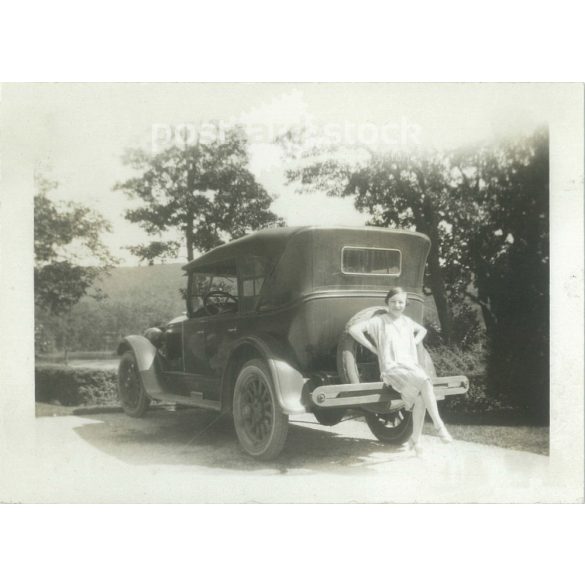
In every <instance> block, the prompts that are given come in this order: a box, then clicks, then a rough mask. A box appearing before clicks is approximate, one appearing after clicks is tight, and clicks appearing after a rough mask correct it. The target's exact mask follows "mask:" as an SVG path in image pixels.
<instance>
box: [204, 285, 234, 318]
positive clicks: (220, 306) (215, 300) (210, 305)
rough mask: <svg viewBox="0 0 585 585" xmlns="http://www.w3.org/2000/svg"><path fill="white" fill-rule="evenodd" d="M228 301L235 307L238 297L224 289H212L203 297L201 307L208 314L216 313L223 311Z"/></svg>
mask: <svg viewBox="0 0 585 585" xmlns="http://www.w3.org/2000/svg"><path fill="white" fill-rule="evenodd" d="M230 301H232V302H233V303H234V305H235V306H236V307H237V305H238V299H237V298H236V297H234V295H231V294H230V293H229V292H226V291H224V290H212V291H209V292H208V293H207V294H206V295H205V297H204V298H203V308H204V309H205V312H206V313H207V314H208V315H211V316H213V315H218V314H219V313H222V312H223V311H224V309H225V308H226V306H227V303H228V302H230Z"/></svg>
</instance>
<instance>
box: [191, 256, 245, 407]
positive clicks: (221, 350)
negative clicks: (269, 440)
mask: <svg viewBox="0 0 585 585" xmlns="http://www.w3.org/2000/svg"><path fill="white" fill-rule="evenodd" d="M217 291H220V292H224V293H228V294H230V295H231V296H233V297H234V298H235V299H236V301H237V298H238V296H237V295H238V285H237V278H236V275H235V266H234V268H233V271H231V270H226V266H225V265H222V267H218V269H217V270H216V271H213V267H212V268H210V269H208V272H207V273H205V274H194V275H193V276H192V277H191V280H190V287H189V294H190V295H191V296H190V306H191V311H190V313H191V314H190V318H189V319H188V320H187V321H185V322H184V324H183V343H184V351H183V356H184V362H185V373H186V374H187V375H189V376H190V379H191V383H192V385H193V386H194V387H196V391H198V392H201V393H202V395H203V397H204V398H209V399H214V398H217V397H218V395H219V387H220V383H221V376H222V367H223V363H224V362H225V355H224V354H225V352H226V345H229V340H228V339H226V338H227V337H231V336H232V335H233V333H234V332H235V331H236V321H237V319H238V306H237V303H236V304H234V303H231V302H230V305H229V307H227V309H226V310H225V311H224V310H220V311H218V312H217V313H216V314H210V308H211V309H212V307H213V305H212V304H211V303H210V302H209V300H208V306H207V307H206V306H205V304H204V299H205V298H206V297H208V295H209V293H212V292H217ZM210 304H211V305H212V306H211V307H210V306H209V305H210Z"/></svg>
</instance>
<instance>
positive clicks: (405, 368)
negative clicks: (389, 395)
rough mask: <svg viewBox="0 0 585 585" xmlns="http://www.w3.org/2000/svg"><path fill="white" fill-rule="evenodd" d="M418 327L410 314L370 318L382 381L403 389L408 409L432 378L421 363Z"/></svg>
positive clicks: (369, 327)
mask: <svg viewBox="0 0 585 585" xmlns="http://www.w3.org/2000/svg"><path fill="white" fill-rule="evenodd" d="M414 327H415V322H414V321H413V320H412V319H411V318H410V317H407V316H406V315H401V316H400V317H398V318H397V319H392V318H391V317H390V315H389V314H388V313H383V314H378V315H375V316H373V317H372V318H371V319H369V320H368V323H367V329H366V330H367V332H368V335H369V336H370V337H371V338H372V341H373V342H374V344H375V346H376V349H377V350H378V363H379V365H380V377H381V379H382V381H383V382H384V384H388V385H389V386H392V387H393V388H394V389H395V390H396V391H398V392H400V394H401V396H402V398H403V400H404V402H405V403H406V406H407V408H412V406H413V405H414V401H415V399H416V397H417V396H418V395H419V394H420V392H421V390H422V389H423V388H424V385H425V384H426V383H427V381H430V378H429V376H428V375H427V373H426V372H425V371H424V369H423V368H422V367H421V366H420V365H419V363H418V355H417V350H416V344H415V342H414V331H415V329H414Z"/></svg>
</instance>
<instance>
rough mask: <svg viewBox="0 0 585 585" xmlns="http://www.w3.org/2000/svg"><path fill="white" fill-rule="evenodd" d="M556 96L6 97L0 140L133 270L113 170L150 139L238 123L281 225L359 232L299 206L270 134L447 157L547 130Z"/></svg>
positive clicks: (308, 198)
mask: <svg viewBox="0 0 585 585" xmlns="http://www.w3.org/2000/svg"><path fill="white" fill-rule="evenodd" d="M558 91H562V86H558V85H557V86H553V85H548V84H384V83H375V84H363V83H359V84H347V83H345V84H273V83H259V84H254V83H248V84H246V83H240V84H184V83H182V84H63V83H62V84H28V85H7V86H3V87H2V109H3V112H2V113H3V135H4V139H5V140H8V141H9V142H10V143H11V144H13V145H15V146H16V148H18V149H19V152H20V153H21V154H20V156H21V158H23V159H26V161H27V162H30V163H31V165H32V166H34V167H36V168H40V169H42V170H44V172H45V173H46V174H47V175H48V176H50V177H51V178H53V179H55V180H57V181H58V182H59V187H58V189H57V190H56V191H55V192H54V193H53V198H54V199H60V200H70V201H75V202H78V203H82V204H84V205H88V206H90V207H92V208H94V209H96V210H97V211H99V212H100V213H101V214H102V215H103V216H104V217H105V218H106V219H108V220H109V221H110V222H111V224H112V226H113V232H112V233H111V234H107V235H106V236H105V237H104V241H105V242H106V244H107V245H108V246H109V247H110V248H111V250H112V252H113V253H114V255H116V256H118V257H119V258H121V259H122V261H123V265H124V264H125V265H133V264H136V263H137V261H136V259H135V258H134V257H132V255H131V254H130V253H129V252H128V251H127V250H125V246H129V245H135V244H139V243H144V242H146V241H147V236H146V235H145V233H144V232H143V231H142V230H141V229H140V228H139V227H138V226H137V225H134V224H131V223H129V222H128V221H126V220H125V219H124V217H123V216H124V211H125V210H126V209H127V208H128V207H129V206H131V205H132V203H131V202H130V201H129V200H128V199H127V198H126V196H125V195H124V194H122V193H121V192H119V191H114V190H113V186H114V185H115V184H116V183H117V182H119V181H123V180H125V179H126V178H128V177H129V176H131V175H132V174H133V173H132V171H131V170H129V169H128V168H127V167H125V166H124V165H123V164H122V161H121V156H122V154H123V153H124V150H125V149H126V148H128V147H137V146H138V147H143V148H147V149H151V148H152V147H153V136H155V137H157V138H158V139H159V140H160V139H162V145H163V146H164V143H165V140H166V141H167V142H169V141H172V140H173V136H174V135H173V134H172V133H173V132H175V131H177V129H178V128H181V127H182V128H183V131H184V132H187V134H186V135H187V136H189V134H188V132H190V131H191V130H193V129H196V128H201V126H202V125H203V127H205V124H208V123H209V122H210V121H212V120H215V121H220V122H221V123H222V124H225V125H226V126H229V125H231V124H234V123H240V124H241V123H243V124H245V125H246V128H247V129H248V134H249V138H250V157H251V161H250V166H251V170H252V172H253V173H254V174H255V175H256V177H257V180H258V181H259V182H261V183H262V184H263V185H264V187H265V188H266V189H267V190H268V192H269V193H271V194H272V195H274V196H275V201H274V203H273V206H272V209H273V211H274V212H276V213H277V214H279V215H281V216H282V217H283V218H284V219H285V220H286V222H287V224H288V225H314V224H318V225H350V226H356V225H364V223H365V221H366V220H367V217H366V216H364V215H362V214H360V213H359V212H357V211H356V210H355V209H354V207H353V203H352V201H351V200H350V199H333V198H328V197H326V196H325V195H324V194H321V193H311V194H298V193H297V192H296V191H295V186H294V185H287V184H286V182H285V179H284V170H285V165H284V162H283V161H282V158H281V153H280V150H279V148H278V147H277V146H275V145H274V144H272V139H273V138H274V136H275V135H276V134H278V133H279V132H280V131H282V130H284V129H286V128H287V127H291V126H299V125H305V126H306V125H312V126H313V127H318V128H319V129H320V130H321V131H322V132H325V133H328V134H329V136H333V137H334V138H335V139H343V140H345V141H350V142H351V141H362V142H368V143H370V144H371V145H373V146H374V147H375V148H381V149H384V148H411V147H423V148H454V147H460V146H465V145H467V144H473V143H475V142H478V141H483V140H491V139H496V138H498V137H500V136H502V135H506V134H510V133H515V132H526V131H530V130H531V129H533V128H534V127H536V126H537V125H539V124H543V123H546V122H547V120H548V119H549V115H550V113H551V112H552V111H554V109H555V104H556V93H557V92H558ZM183 135H185V134H183ZM169 143H170V142H169ZM158 144H159V145H160V143H158ZM183 254H184V252H183ZM178 260H179V261H182V260H184V257H181V258H178Z"/></svg>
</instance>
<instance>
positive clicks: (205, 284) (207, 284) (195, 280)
mask: <svg viewBox="0 0 585 585" xmlns="http://www.w3.org/2000/svg"><path fill="white" fill-rule="evenodd" d="M211 270H212V269H211ZM211 270H210V271H209V272H205V273H194V274H193V275H192V277H191V287H190V296H189V306H190V313H191V316H192V317H206V316H209V312H208V311H207V310H206V309H205V306H204V301H205V297H206V296H207V295H208V294H209V293H211V292H213V291H221V292H226V293H229V294H230V295H231V296H232V297H234V298H235V299H236V300H237V299H238V280H237V277H236V275H235V268H234V271H233V272H234V274H233V275H232V274H221V273H220V274H218V273H214V272H212V271H211ZM224 271H225V267H222V272H224ZM213 300H214V301H215V303H214V304H218V302H219V304H224V301H225V302H227V301H229V302H230V303H231V305H232V306H231V310H232V311H233V301H232V300H231V299H224V298H221V297H219V298H216V299H213ZM220 312H221V311H220Z"/></svg>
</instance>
